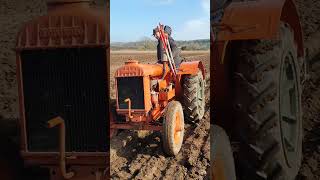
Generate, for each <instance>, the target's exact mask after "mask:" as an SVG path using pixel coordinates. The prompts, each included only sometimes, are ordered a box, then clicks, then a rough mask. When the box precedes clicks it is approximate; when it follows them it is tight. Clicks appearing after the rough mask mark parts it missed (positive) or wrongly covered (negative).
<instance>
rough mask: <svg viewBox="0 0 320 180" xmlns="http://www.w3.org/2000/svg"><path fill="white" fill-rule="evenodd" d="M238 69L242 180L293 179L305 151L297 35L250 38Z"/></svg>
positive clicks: (287, 31)
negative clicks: (296, 43)
mask: <svg viewBox="0 0 320 180" xmlns="http://www.w3.org/2000/svg"><path fill="white" fill-rule="evenodd" d="M236 54H238V55H239V57H238V58H237V64H236V67H235V71H236V73H235V103H234V106H235V111H236V117H237V122H238V123H237V126H236V128H237V129H236V131H237V132H238V138H239V140H240V144H239V151H238V153H237V155H236V159H237V163H238V164H237V170H238V171H237V174H238V175H239V177H240V179H241V180H246V179H248V177H250V179H252V180H258V179H259V180H260V179H266V180H280V179H281V180H293V179H295V176H296V175H297V173H298V171H299V167H300V164H301V159H302V155H301V151H302V119H301V117H302V116H301V114H302V113H301V89H300V75H299V66H298V59H297V47H296V45H295V41H294V34H293V31H292V29H291V28H290V26H289V25H287V24H284V23H282V24H281V25H280V38H279V40H278V41H274V40H273V41H271V40H270V41H268V40H256V41H246V42H242V43H241V44H240V48H238V52H236Z"/></svg>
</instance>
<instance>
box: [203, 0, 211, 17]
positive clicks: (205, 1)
mask: <svg viewBox="0 0 320 180" xmlns="http://www.w3.org/2000/svg"><path fill="white" fill-rule="evenodd" d="M201 6H202V8H203V10H204V11H205V13H206V14H210V0H201Z"/></svg>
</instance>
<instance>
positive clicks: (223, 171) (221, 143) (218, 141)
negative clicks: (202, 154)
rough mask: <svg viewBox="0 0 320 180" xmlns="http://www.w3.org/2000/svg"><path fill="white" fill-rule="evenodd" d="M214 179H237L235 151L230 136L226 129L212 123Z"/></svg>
mask: <svg viewBox="0 0 320 180" xmlns="http://www.w3.org/2000/svg"><path fill="white" fill-rule="evenodd" d="M210 131H211V134H210V136H211V137H210V138H211V142H212V143H211V148H210V149H211V152H212V153H211V159H212V161H211V162H212V171H211V173H212V174H211V177H212V178H211V179H212V180H236V173H235V167H234V160H233V153H232V149H231V145H230V141H229V138H228V136H227V134H226V133H225V132H224V130H223V129H222V128H221V127H219V126H215V125H212V126H211V127H210Z"/></svg>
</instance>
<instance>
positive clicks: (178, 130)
mask: <svg viewBox="0 0 320 180" xmlns="http://www.w3.org/2000/svg"><path fill="white" fill-rule="evenodd" d="M181 133H182V125H181V116H180V113H179V111H177V112H176V119H175V126H174V143H175V144H179V143H180V140H181V136H182V134H181Z"/></svg>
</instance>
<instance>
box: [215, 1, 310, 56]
mask: <svg viewBox="0 0 320 180" xmlns="http://www.w3.org/2000/svg"><path fill="white" fill-rule="evenodd" d="M281 21H283V22H285V23H288V24H289V25H290V27H291V28H292V29H293V31H294V38H295V41H296V43H297V48H298V56H299V57H304V46H303V34H302V29H301V24H300V20H299V16H298V12H297V8H296V6H295V4H294V2H293V1H292V0H257V1H246V2H232V3H230V5H229V6H227V7H226V8H225V10H224V15H223V17H222V20H221V23H219V24H212V26H216V27H218V28H219V33H218V37H217V39H218V41H231V40H248V39H276V38H278V34H279V27H280V22H281Z"/></svg>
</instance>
